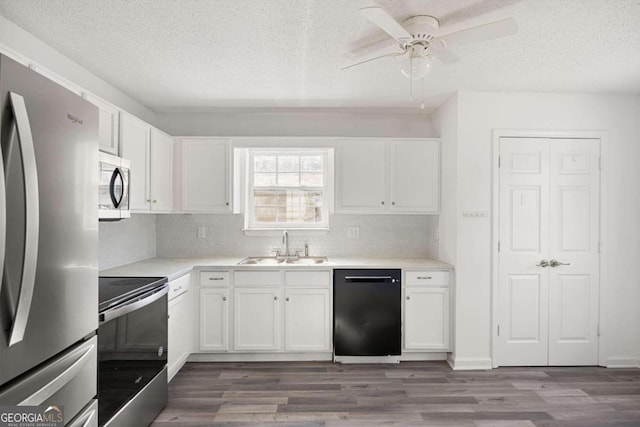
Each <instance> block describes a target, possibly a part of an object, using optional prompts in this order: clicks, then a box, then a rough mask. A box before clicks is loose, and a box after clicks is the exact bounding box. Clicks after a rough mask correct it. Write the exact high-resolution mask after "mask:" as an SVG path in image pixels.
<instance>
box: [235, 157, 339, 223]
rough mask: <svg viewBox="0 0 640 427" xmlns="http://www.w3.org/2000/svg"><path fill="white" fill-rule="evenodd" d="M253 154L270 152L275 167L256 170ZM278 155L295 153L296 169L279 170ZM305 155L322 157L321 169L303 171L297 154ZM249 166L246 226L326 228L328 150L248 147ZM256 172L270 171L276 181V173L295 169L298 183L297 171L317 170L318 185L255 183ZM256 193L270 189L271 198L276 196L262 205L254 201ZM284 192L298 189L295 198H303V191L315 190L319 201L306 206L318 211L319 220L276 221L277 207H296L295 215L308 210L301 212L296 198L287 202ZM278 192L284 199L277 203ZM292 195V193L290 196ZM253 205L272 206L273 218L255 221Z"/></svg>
mask: <svg viewBox="0 0 640 427" xmlns="http://www.w3.org/2000/svg"><path fill="white" fill-rule="evenodd" d="M256 156H273V157H276V162H275V163H276V167H275V172H273V171H269V172H263V171H262V170H261V171H256V167H255V166H256V164H255V163H256V162H255V158H256ZM279 156H288V157H298V170H297V171H291V172H289V171H287V172H281V171H280V168H279V163H280V162H279V161H278V160H279ZM305 156H320V157H321V158H322V169H321V170H320V171H317V170H316V171H303V170H302V169H303V167H302V165H301V163H302V161H301V158H302V157H305ZM248 160H249V168H248V175H249V176H248V186H247V187H248V198H247V199H248V206H247V209H245V215H247V218H248V221H247V226H248V228H288V229H295V228H328V225H329V219H328V213H329V212H328V207H327V203H328V201H327V184H328V177H327V169H328V165H327V162H328V153H327V151H318V150H313V151H311V150H309V151H305V150H297V149H296V150H291V151H282V150H277V151H276V150H273V151H271V150H252V151H250V155H249V159H248ZM257 173H258V174H259V173H274V174H275V175H276V178H275V180H276V182H277V179H278V174H279V173H297V174H298V176H299V178H298V183H300V182H301V179H300V177H301V175H302V174H304V173H320V174H321V176H322V185H321V186H320V185H319V186H309V185H291V186H288V185H255V175H256V174H257ZM257 193H273V194H274V196H273V197H274V198H275V199H276V200H275V202H274V203H273V204H269V205H264V204H257V203H258V201H257V200H256V194H257ZM287 193H299V196H297V197H299V198H304V197H305V194H308V193H317V194H318V196H319V198H320V201H319V203H317V204H316V205H314V204H310V205H306V207H307V208H310V209H316V210H319V212H316V216H317V215H318V214H319V216H320V220H319V221H308V222H307V221H304V220H302V221H286V220H285V221H280V220H279V219H280V218H279V215H280V212H278V209H281V210H283V209H284V210H285V211H286V210H293V211H296V210H298V211H299V213H298V214H299V215H302V216H304V214H305V213H308V211H306V212H305V210H304V205H303V204H302V203H301V202H300V201H299V202H298V203H294V204H293V205H289V203H290V201H288V200H287ZM279 194H284V195H285V197H284V203H281V204H278V200H277V199H278V195H279ZM294 197H296V196H294ZM256 208H266V209H274V210H275V219H276V221H259V220H258V218H257V217H256ZM284 218H285V219H286V214H285V216H284Z"/></svg>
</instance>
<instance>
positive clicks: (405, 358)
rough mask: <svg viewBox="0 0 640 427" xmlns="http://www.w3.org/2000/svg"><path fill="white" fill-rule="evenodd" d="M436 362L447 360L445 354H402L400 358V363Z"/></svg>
mask: <svg viewBox="0 0 640 427" xmlns="http://www.w3.org/2000/svg"><path fill="white" fill-rule="evenodd" d="M431 360H434V361H437V360H440V361H441V360H447V353H420V352H416V353H409V352H405V353H402V355H401V356H400V361H401V362H421V361H431Z"/></svg>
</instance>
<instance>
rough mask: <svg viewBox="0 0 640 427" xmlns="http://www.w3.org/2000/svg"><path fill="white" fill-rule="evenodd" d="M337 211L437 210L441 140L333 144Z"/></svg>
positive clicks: (359, 212)
mask: <svg viewBox="0 0 640 427" xmlns="http://www.w3.org/2000/svg"><path fill="white" fill-rule="evenodd" d="M335 194H336V200H335V210H336V213H341V214H349V213H353V214H381V213H386V214H389V213H391V214H393V213H397V214H403V213H404V214H435V213H438V211H439V209H440V206H439V201H440V141H439V140H437V139H354V138H350V139H345V140H341V141H339V142H338V148H337V160H336V192H335Z"/></svg>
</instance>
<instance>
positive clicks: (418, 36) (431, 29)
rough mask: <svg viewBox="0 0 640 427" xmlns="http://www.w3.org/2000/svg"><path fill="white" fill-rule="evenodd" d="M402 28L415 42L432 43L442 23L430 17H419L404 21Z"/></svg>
mask: <svg viewBox="0 0 640 427" xmlns="http://www.w3.org/2000/svg"><path fill="white" fill-rule="evenodd" d="M402 27H403V28H404V29H405V30H407V31H408V32H409V33H410V34H411V36H412V37H413V42H421V41H422V42H427V43H429V42H431V40H432V39H433V37H435V36H436V35H437V32H438V29H439V28H440V22H439V21H438V19H437V18H435V17H433V16H429V15H417V16H412V17H411V18H408V19H405V20H404V21H402Z"/></svg>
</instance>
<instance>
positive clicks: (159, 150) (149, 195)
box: [120, 113, 173, 213]
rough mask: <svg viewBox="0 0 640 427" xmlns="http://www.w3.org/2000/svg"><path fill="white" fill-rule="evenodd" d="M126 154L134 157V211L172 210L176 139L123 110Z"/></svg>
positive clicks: (132, 168)
mask: <svg viewBox="0 0 640 427" xmlns="http://www.w3.org/2000/svg"><path fill="white" fill-rule="evenodd" d="M120 141H121V144H122V157H124V158H125V159H128V160H130V161H131V175H130V182H129V191H130V194H129V201H130V202H129V204H130V208H131V211H132V212H138V213H144V212H171V205H172V187H173V166H172V165H173V140H172V138H171V137H170V136H169V135H167V134H164V133H162V132H160V131H158V130H157V129H153V132H152V127H151V125H149V124H148V123H145V122H143V121H142V120H139V119H137V118H135V117H133V116H131V115H130V114H127V113H120Z"/></svg>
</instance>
